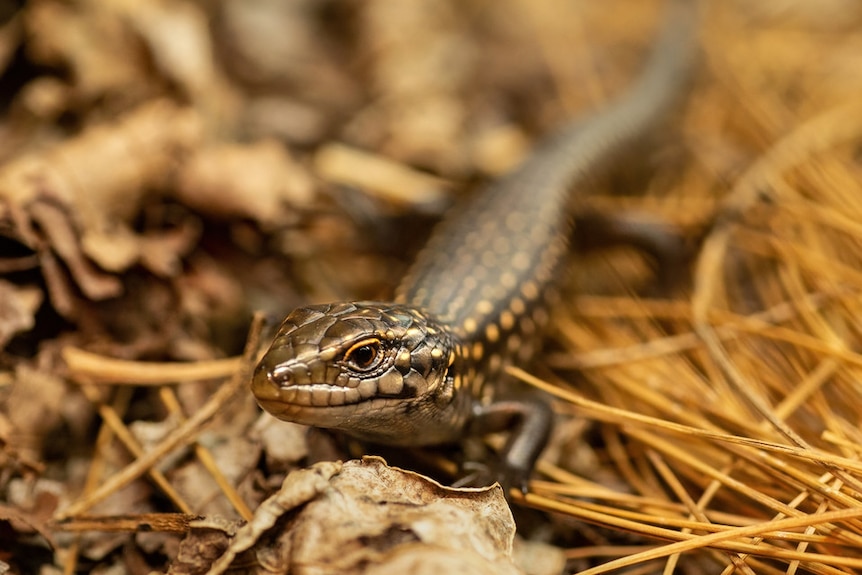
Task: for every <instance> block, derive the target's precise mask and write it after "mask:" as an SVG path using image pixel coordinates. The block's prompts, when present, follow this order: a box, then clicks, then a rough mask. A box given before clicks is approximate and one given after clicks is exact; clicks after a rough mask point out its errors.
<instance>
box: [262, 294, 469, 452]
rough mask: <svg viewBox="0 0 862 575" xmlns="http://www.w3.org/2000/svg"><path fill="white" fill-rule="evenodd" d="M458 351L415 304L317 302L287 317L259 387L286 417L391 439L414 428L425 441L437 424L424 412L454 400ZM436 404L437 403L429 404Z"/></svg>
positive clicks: (273, 409)
mask: <svg viewBox="0 0 862 575" xmlns="http://www.w3.org/2000/svg"><path fill="white" fill-rule="evenodd" d="M454 356H455V355H454V347H453V341H452V336H451V334H450V333H449V331H448V330H447V329H446V327H445V326H444V325H442V324H441V323H440V322H438V321H437V320H436V319H435V318H433V317H430V316H428V315H426V314H424V313H423V312H422V311H420V310H417V309H414V308H411V307H409V306H404V305H397V304H391V303H375V302H360V303H339V304H328V305H318V306H309V307H304V308H299V309H297V310H295V311H293V312H292V313H291V314H290V315H288V316H287V318H286V319H285V320H284V322H283V323H282V325H281V327H280V328H279V330H278V333H277V334H276V337H275V340H274V341H273V343H272V346H271V347H270V349H269V351H267V352H266V354H265V355H264V357H263V359H261V361H260V363H259V364H258V366H257V368H256V369H255V372H254V378H253V380H252V386H251V387H252V392H253V393H254V396H255V397H256V398H257V401H258V403H260V405H261V406H262V407H263V408H264V409H266V410H267V411H269V412H270V413H272V414H273V415H275V416H276V417H278V418H280V419H284V420H287V421H293V422H296V423H302V424H306V425H313V426H316V427H326V428H334V429H340V430H342V431H345V432H347V433H349V434H351V435H353V436H356V437H359V438H362V439H368V440H372V441H379V442H383V443H390V444H398V443H404V442H405V441H406V434H411V435H412V437H410V441H409V442H410V443H417V441H416V435H415V434H416V433H422V431H423V428H425V429H427V428H429V427H431V426H429V425H425V421H424V420H423V417H424V415H423V414H424V413H434V414H437V413H440V412H446V411H448V405H449V404H450V403H452V400H453V395H454V393H453V388H454V377H453V375H452V374H451V373H450V371H451V370H450V367H451V365H452V362H453V359H454ZM428 403H433V404H435V405H436V409H429V410H426V409H423V407H422V406H423V405H425V404H428ZM452 408H453V409H455V406H452ZM438 427H439V426H438ZM428 439H429V441H428V442H429V443H434V442H438V441H440V440H441V438H439V437H438V438H428ZM399 440H401V441H399ZM443 440H446V438H443Z"/></svg>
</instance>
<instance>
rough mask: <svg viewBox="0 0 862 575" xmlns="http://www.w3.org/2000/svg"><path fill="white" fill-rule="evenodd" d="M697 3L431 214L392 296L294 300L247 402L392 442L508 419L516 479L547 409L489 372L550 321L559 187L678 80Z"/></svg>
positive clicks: (645, 120) (648, 113) (575, 182)
mask: <svg viewBox="0 0 862 575" xmlns="http://www.w3.org/2000/svg"><path fill="white" fill-rule="evenodd" d="M696 11H697V8H696V6H695V3H694V2H693V1H688V0H674V1H673V2H672V9H671V11H670V14H669V18H668V22H667V23H666V25H665V28H664V32H663V33H662V34H661V35H660V37H659V39H658V41H657V42H656V46H655V48H654V50H653V53H652V55H651V57H650V59H649V61H648V63H647V64H646V66H645V70H644V73H643V74H642V76H641V78H640V79H639V80H638V81H637V82H636V83H635V85H634V86H633V88H632V89H631V90H630V91H629V92H628V93H627V94H626V95H625V96H624V97H623V98H621V99H620V100H619V101H617V102H616V103H615V104H613V105H611V106H610V107H608V108H607V109H606V110H603V111H599V112H597V113H595V114H594V115H593V116H591V117H589V118H587V119H585V120H580V121H576V122H573V123H571V124H569V125H568V126H565V127H564V128H563V129H562V130H561V131H560V132H558V133H557V134H556V135H554V136H552V137H550V138H549V139H548V140H547V141H545V142H544V143H543V144H542V145H540V146H539V147H538V149H537V151H536V152H535V154H534V155H533V156H532V157H531V158H530V159H529V160H527V161H526V162H525V163H524V164H523V165H522V166H521V167H520V168H518V169H517V170H516V171H514V172H513V173H511V174H510V175H508V176H506V177H504V178H503V179H502V180H500V181H498V182H497V183H495V184H494V185H491V186H490V187H488V188H487V189H486V190H484V191H482V192H480V193H478V194H476V195H475V196H473V197H472V198H471V199H470V200H469V201H468V202H467V203H466V204H465V205H464V206H459V209H458V210H456V211H454V212H453V213H452V214H451V216H450V217H449V218H448V219H446V220H444V221H443V222H442V223H441V225H440V226H439V227H438V229H437V230H436V231H435V233H434V235H433V236H432V238H431V240H430V241H429V243H428V245H427V247H426V248H425V249H424V250H423V251H422V253H421V254H420V256H419V258H418V259H417V261H416V263H415V264H414V266H413V268H412V270H411V272H410V274H409V275H408V276H407V277H406V278H405V280H404V282H403V283H402V284H401V286H400V287H399V289H398V291H397V295H396V298H395V302H354V303H336V304H329V305H320V306H310V307H304V308H300V309H297V310H295V311H294V312H292V313H291V314H290V315H289V316H288V317H287V319H285V320H284V323H283V324H282V326H281V328H280V329H279V331H278V334H277V335H276V338H275V341H274V342H273V343H272V346H271V347H270V349H269V351H268V352H267V353H266V355H265V356H264V358H263V359H262V360H261V362H260V364H259V365H258V367H257V369H256V371H255V374H254V379H253V382H252V391H253V393H254V395H255V397H256V398H257V400H258V402H259V403H260V404H261V406H262V407H263V408H264V409H266V410H267V411H269V412H270V413H272V414H273V415H275V416H276V417H279V418H281V419H284V420H287V421H293V422H297V423H302V424H306V425H312V426H317V427H325V428H332V429H338V430H341V431H343V432H346V433H348V434H349V435H352V436H355V437H357V438H360V439H365V440H370V441H374V442H377V443H384V444H391V445H404V446H409V445H429V444H439V443H452V442H458V441H459V440H461V439H462V438H463V437H464V436H465V435H473V434H486V433H491V432H495V431H504V430H509V431H510V439H509V442H508V443H507V445H506V447H505V448H504V450H503V453H502V454H501V457H500V461H498V462H496V463H495V464H492V465H491V472H490V476H491V478H492V479H498V480H500V481H501V482H503V483H504V484H508V485H515V486H519V487H521V488H522V489H524V488H525V486H526V480H527V478H528V476H529V474H530V471H531V470H532V468H533V465H534V464H535V461H536V458H537V457H538V456H539V454H540V452H541V450H542V448H543V447H544V444H545V442H546V441H547V437H548V434H549V432H550V429H551V421H552V417H551V413H550V410H549V409H548V407H547V405H546V404H545V403H544V402H542V401H540V400H538V399H537V398H524V397H520V398H515V397H507V394H506V392H505V390H503V389H501V386H500V385H497V384H496V382H497V381H498V380H499V379H500V374H501V371H502V369H503V368H504V367H505V366H507V365H510V364H513V363H522V362H524V361H526V360H528V359H529V357H530V356H531V354H532V353H533V350H534V349H535V342H536V340H537V337H536V335H537V333H538V332H539V331H540V330H541V328H542V327H543V326H544V324H545V323H546V322H547V321H548V317H549V313H548V312H549V307H548V306H549V304H550V303H552V302H553V299H554V298H553V293H554V291H553V287H552V286H553V282H554V279H555V276H556V275H557V270H558V268H559V266H560V264H561V262H562V259H563V257H564V255H565V253H566V250H567V247H568V246H567V243H568V238H569V236H570V233H571V218H570V217H569V215H568V214H567V210H566V206H567V205H568V201H569V197H570V195H571V193H579V192H581V193H582V192H583V191H584V188H586V186H587V184H588V182H589V178H590V177H591V176H592V175H594V174H595V173H596V172H597V171H598V170H603V169H606V168H607V167H609V165H611V164H612V163H613V162H615V161H623V160H624V159H625V157H626V152H627V151H629V150H630V148H631V147H632V145H633V144H634V143H637V141H638V140H640V139H641V137H642V136H644V135H645V134H647V133H649V132H650V131H651V129H652V128H654V127H655V126H657V125H658V124H659V123H660V122H661V121H662V120H663V118H664V117H665V116H666V115H667V113H668V112H669V111H671V109H672V108H673V106H674V105H675V104H676V103H677V102H678V99H679V95H680V94H681V93H682V92H683V91H684V90H683V88H684V86H685V85H686V83H687V79H688V75H689V71H690V68H691V64H692V61H693V56H694V53H695V51H696V50H695V48H696V46H695V42H694V40H693V29H694V28H695V24H696V18H695V15H696ZM550 309H551V311H552V308H550Z"/></svg>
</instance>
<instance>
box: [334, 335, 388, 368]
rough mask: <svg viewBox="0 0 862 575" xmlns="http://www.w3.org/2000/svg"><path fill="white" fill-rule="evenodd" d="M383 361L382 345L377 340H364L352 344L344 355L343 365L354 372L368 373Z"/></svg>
mask: <svg viewBox="0 0 862 575" xmlns="http://www.w3.org/2000/svg"><path fill="white" fill-rule="evenodd" d="M382 360H383V345H382V344H381V343H380V340H379V339H364V340H362V341H360V342H357V343H355V344H353V346H352V347H351V348H350V349H348V350H347V352H345V354H344V363H346V364H347V365H349V366H350V367H351V368H353V369H355V370H356V371H370V370H372V369H374V368H375V367H377V366H378V365H380V362H381V361H382Z"/></svg>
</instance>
